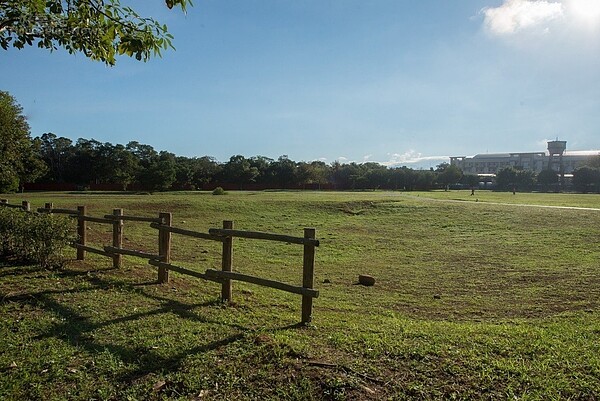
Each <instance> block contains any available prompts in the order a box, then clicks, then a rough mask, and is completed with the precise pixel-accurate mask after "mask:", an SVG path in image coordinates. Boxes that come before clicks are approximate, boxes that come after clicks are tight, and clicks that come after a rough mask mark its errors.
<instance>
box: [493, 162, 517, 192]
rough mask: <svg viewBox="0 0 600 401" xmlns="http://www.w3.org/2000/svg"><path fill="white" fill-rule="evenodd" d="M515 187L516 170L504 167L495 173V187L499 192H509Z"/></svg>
mask: <svg viewBox="0 0 600 401" xmlns="http://www.w3.org/2000/svg"><path fill="white" fill-rule="evenodd" d="M516 185H517V170H515V169H514V168H513V167H505V168H503V169H501V170H499V171H498V172H497V173H496V187H497V188H498V189H500V190H511V189H513V188H514V187H515V186H516Z"/></svg>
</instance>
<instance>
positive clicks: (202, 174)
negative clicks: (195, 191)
mask: <svg viewBox="0 0 600 401" xmlns="http://www.w3.org/2000/svg"><path fill="white" fill-rule="evenodd" d="M222 169H223V167H222V166H221V165H220V164H219V163H218V162H217V160H216V159H215V158H214V157H210V156H203V157H200V158H198V159H194V179H193V182H194V185H195V186H196V188H202V186H203V185H205V184H208V183H210V182H212V181H214V179H215V177H216V176H217V175H218V174H219V173H220V172H221V170H222Z"/></svg>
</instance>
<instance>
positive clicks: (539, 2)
mask: <svg viewBox="0 0 600 401" xmlns="http://www.w3.org/2000/svg"><path fill="white" fill-rule="evenodd" d="M573 1H587V0H573ZM481 12H482V14H483V15H484V24H485V26H486V27H487V29H488V30H489V31H490V32H491V33H493V34H496V35H511V34H514V33H517V32H519V31H523V30H531V29H536V30H540V31H541V32H543V33H547V32H548V31H549V24H550V22H551V21H553V20H556V19H560V18H563V17H564V15H565V7H564V5H563V4H562V3H558V2H551V1H546V0H505V1H504V3H503V4H502V5H501V6H499V7H488V8H484V9H483V10H481Z"/></svg>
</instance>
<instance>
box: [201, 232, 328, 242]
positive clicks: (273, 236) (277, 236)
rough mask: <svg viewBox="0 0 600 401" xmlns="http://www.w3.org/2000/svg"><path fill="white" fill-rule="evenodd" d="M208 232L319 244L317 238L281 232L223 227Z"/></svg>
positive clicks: (225, 235)
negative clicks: (294, 235) (273, 232)
mask: <svg viewBox="0 0 600 401" xmlns="http://www.w3.org/2000/svg"><path fill="white" fill-rule="evenodd" d="M208 232H209V233H210V234H212V235H216V236H219V235H220V236H224V237H239V238H252V239H262V240H267V241H278V242H287V243H290V244H302V245H305V244H308V245H313V246H319V240H317V239H313V238H302V237H293V236H290V235H282V234H272V233H263V232H258V231H242V230H230V229H224V228H211V229H209V230H208Z"/></svg>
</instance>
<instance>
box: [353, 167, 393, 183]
mask: <svg viewBox="0 0 600 401" xmlns="http://www.w3.org/2000/svg"><path fill="white" fill-rule="evenodd" d="M359 166H360V176H359V177H358V179H357V182H356V185H357V187H358V188H361V189H379V188H387V187H388V186H389V183H390V178H391V177H390V174H389V171H388V168H387V167H386V166H383V165H381V164H379V163H373V162H369V163H363V164H361V165H359Z"/></svg>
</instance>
